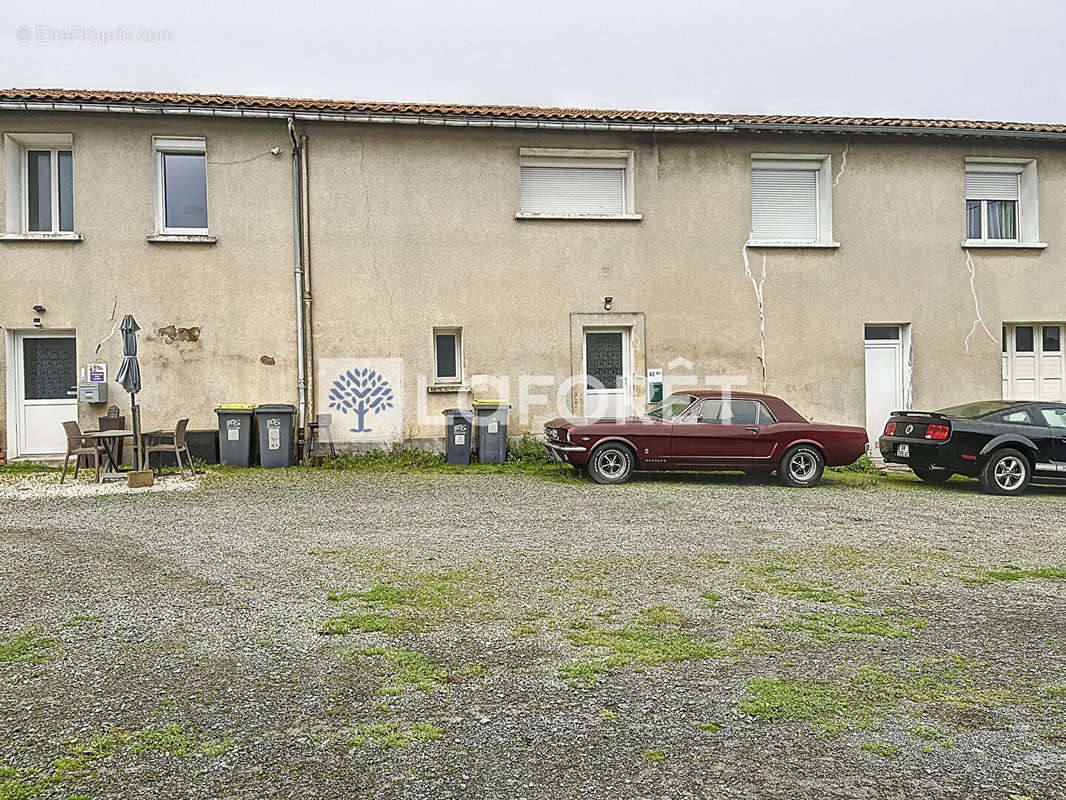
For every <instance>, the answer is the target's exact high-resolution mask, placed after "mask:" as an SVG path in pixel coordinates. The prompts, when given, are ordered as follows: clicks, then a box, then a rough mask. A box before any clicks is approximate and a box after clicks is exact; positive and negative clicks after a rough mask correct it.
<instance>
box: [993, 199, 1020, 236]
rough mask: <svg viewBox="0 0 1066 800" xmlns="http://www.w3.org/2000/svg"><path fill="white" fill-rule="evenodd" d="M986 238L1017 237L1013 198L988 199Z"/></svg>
mask: <svg viewBox="0 0 1066 800" xmlns="http://www.w3.org/2000/svg"><path fill="white" fill-rule="evenodd" d="M987 202H988V238H989V239H1017V238H1018V233H1017V230H1016V228H1015V225H1014V211H1015V205H1016V203H1015V201H1014V200H988V201H987Z"/></svg>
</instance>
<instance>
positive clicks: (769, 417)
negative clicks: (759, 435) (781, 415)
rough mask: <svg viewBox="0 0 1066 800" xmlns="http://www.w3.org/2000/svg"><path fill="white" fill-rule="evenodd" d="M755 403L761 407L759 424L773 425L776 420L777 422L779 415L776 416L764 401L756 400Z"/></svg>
mask: <svg viewBox="0 0 1066 800" xmlns="http://www.w3.org/2000/svg"><path fill="white" fill-rule="evenodd" d="M755 405H757V406H758V407H759V424H760V425H773V424H774V423H775V422H777V417H775V416H774V415H773V414H772V413H771V412H770V409H768V408H767V407H766V406H765V405H764V404H763V403H759V402H756V404H755Z"/></svg>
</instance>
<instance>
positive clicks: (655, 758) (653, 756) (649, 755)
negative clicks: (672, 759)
mask: <svg viewBox="0 0 1066 800" xmlns="http://www.w3.org/2000/svg"><path fill="white" fill-rule="evenodd" d="M643 757H644V758H646V759H648V761H652V762H654V763H656V764H658V763H659V762H660V761H662V760H663V759H665V758H666V753H664V752H663V751H662V750H649V751H648V752H646V753H645V754H644V756H643Z"/></svg>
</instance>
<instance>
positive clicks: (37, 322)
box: [33, 317, 42, 328]
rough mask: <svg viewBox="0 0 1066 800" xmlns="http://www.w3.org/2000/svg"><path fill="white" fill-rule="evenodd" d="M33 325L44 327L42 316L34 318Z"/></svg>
mask: <svg viewBox="0 0 1066 800" xmlns="http://www.w3.org/2000/svg"><path fill="white" fill-rule="evenodd" d="M33 327H35V328H40V327H42V326H41V318H40V317H34V318H33Z"/></svg>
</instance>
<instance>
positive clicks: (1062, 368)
mask: <svg viewBox="0 0 1066 800" xmlns="http://www.w3.org/2000/svg"><path fill="white" fill-rule="evenodd" d="M1064 327H1066V323H1039V324H1038V323H1033V324H1026V325H1004V326H1003V399H1004V400H1053V401H1062V400H1066V364H1064V360H1063V353H1062V332H1063V328H1064Z"/></svg>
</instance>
